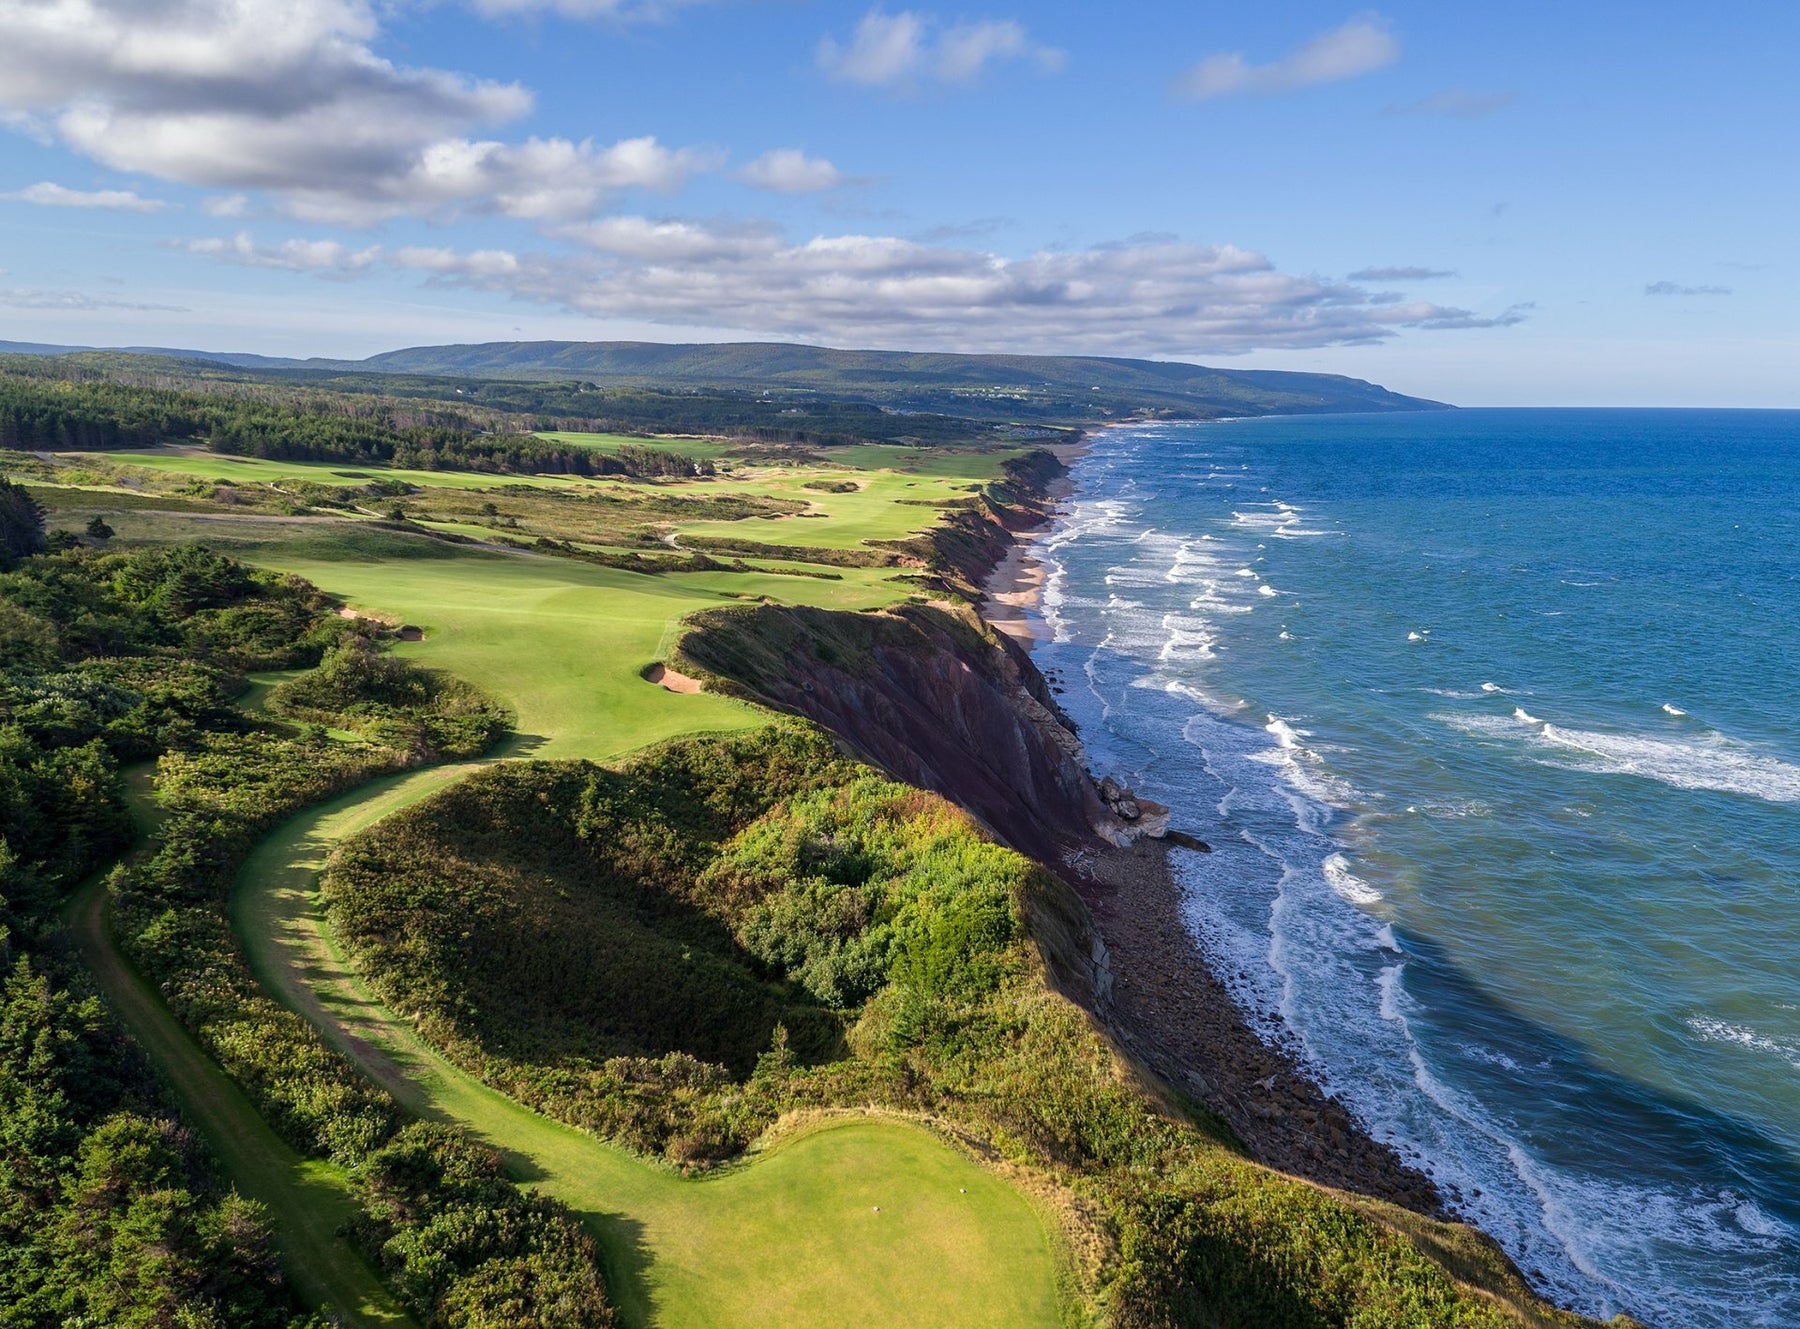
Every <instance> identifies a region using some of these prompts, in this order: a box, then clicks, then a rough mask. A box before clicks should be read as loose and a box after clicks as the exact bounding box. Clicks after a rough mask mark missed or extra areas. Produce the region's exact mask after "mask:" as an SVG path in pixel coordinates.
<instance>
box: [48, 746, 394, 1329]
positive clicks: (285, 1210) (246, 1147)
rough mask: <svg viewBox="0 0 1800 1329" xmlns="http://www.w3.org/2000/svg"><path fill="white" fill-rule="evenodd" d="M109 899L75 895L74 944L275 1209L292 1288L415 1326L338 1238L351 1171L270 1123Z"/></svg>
mask: <svg viewBox="0 0 1800 1329" xmlns="http://www.w3.org/2000/svg"><path fill="white" fill-rule="evenodd" d="M148 770H149V768H147V767H146V768H141V769H140V770H139V771H138V772H136V773H134V777H133V779H132V780H131V784H130V788H131V791H132V797H131V803H132V809H133V813H134V815H135V816H136V817H137V819H138V821H139V826H140V829H148V827H149V824H150V823H151V822H152V821H153V820H154V814H151V815H146V813H147V812H149V810H150V809H151V808H152V807H153V805H151V804H150V803H149V802H148V798H147V787H148V779H147V778H146V777H147V775H148ZM108 903H109V901H108V896H107V894H106V888H105V883H104V880H103V879H101V878H99V877H96V878H95V879H94V880H93V881H91V882H89V883H88V884H87V885H86V886H84V887H83V888H82V889H81V890H80V891H79V892H77V893H76V895H75V896H73V897H72V898H71V899H70V901H69V904H68V906H67V911H66V918H67V920H68V922H69V925H70V928H71V931H72V934H73V937H74V941H75V944H76V947H77V949H78V950H79V951H80V953H81V957H82V959H83V960H84V961H85V962H86V963H87V965H88V968H89V970H90V971H91V972H92V973H93V975H94V977H95V979H96V980H97V981H98V983H99V985H100V990H101V992H102V993H103V994H104V995H105V997H106V1001H107V1005H108V1007H109V1008H110V1009H111V1011H112V1012H113V1014H114V1015H115V1016H116V1017H117V1018H118V1019H119V1021H120V1023H122V1024H123V1025H124V1026H125V1028H126V1030H127V1031H128V1032H129V1033H130V1034H131V1036H132V1038H133V1039H135V1040H136V1041H137V1043H138V1045H139V1046H140V1047H142V1048H143V1049H144V1052H145V1054H146V1055H147V1056H149V1058H150V1060H151V1062H152V1063H153V1064H154V1065H155V1066H156V1067H157V1069H158V1070H159V1071H160V1073H161V1074H162V1077H163V1079H164V1081H165V1082H166V1083H167V1084H168V1086H169V1089H170V1091H171V1092H172V1094H173V1095H174V1097H175V1100H176V1103H177V1104H178V1105H179V1107H180V1108H181V1112H182V1119H183V1120H184V1121H186V1122H187V1123H188V1124H189V1125H191V1126H193V1127H194V1128H195V1129H196V1130H198V1131H199V1133H200V1136H201V1138H202V1139H203V1140H204V1141H205V1143H206V1145H207V1147H208V1148H209V1149H210V1150H211V1152H212V1154H213V1157H214V1158H216V1159H217V1160H218V1162H219V1164H220V1166H221V1168H222V1169H223V1170H224V1173H225V1176H226V1178H227V1179H228V1180H229V1181H230V1182H231V1184H232V1185H233V1186H234V1187H235V1188H236V1189H237V1191H238V1193H239V1194H240V1195H243V1196H245V1197H247V1198H249V1199H252V1200H255V1201H257V1202H258V1203H259V1204H261V1205H262V1206H263V1207H264V1208H265V1209H266V1210H267V1211H268V1215H269V1218H270V1220H271V1228H272V1230H273V1232H274V1237H275V1249H276V1253H277V1254H278V1255H279V1257H280V1259H281V1267H282V1271H283V1272H284V1273H285V1274H286V1275H287V1277H288V1281H289V1282H290V1283H291V1284H292V1285H293V1288H294V1291H295V1292H296V1293H297V1294H298V1295H299V1296H300V1297H301V1299H302V1300H304V1301H305V1302H306V1303H307V1304H309V1305H312V1306H316V1307H321V1308H323V1307H330V1308H331V1309H332V1310H333V1311H334V1312H335V1313H336V1315H337V1316H338V1318H339V1320H340V1321H341V1322H342V1323H344V1324H346V1325H351V1326H368V1327H369V1329H412V1326H413V1325H414V1321H413V1319H412V1317H411V1316H409V1315H407V1314H406V1312H405V1311H404V1310H402V1309H401V1308H400V1306H399V1305H398V1304H397V1303H396V1302H395V1301H394V1299H393V1298H392V1297H391V1296H390V1295H389V1293H388V1291H387V1289H386V1288H385V1287H383V1286H382V1283H381V1280H380V1279H379V1278H377V1277H376V1275H375V1272H374V1270H372V1269H371V1268H370V1267H369V1265H368V1264H367V1262H365V1261H364V1260H363V1258H362V1256H361V1254H360V1253H359V1252H358V1251H357V1250H356V1249H355V1248H354V1247H353V1246H351V1245H350V1243H349V1240H348V1239H347V1238H345V1237H342V1236H340V1235H339V1231H340V1230H341V1229H342V1228H343V1227H344V1226H345V1225H346V1224H348V1223H349V1222H350V1221H351V1220H352V1219H353V1218H355V1216H356V1214H357V1206H356V1202H355V1200H353V1199H352V1198H351V1195H350V1190H349V1182H348V1178H347V1177H346V1176H345V1174H344V1172H343V1170H342V1169H341V1168H338V1167H335V1166H333V1165H332V1164H330V1163H325V1162H321V1161H318V1160H316V1159H308V1158H304V1157H302V1156H301V1155H300V1154H298V1153H296V1152H295V1151H294V1150H293V1149H291V1148H290V1147H289V1146H288V1145H287V1144H286V1143H285V1142H284V1141H283V1140H282V1139H281V1138H280V1137H279V1136H277V1135H276V1134H275V1132H274V1131H272V1130H271V1129H269V1127H268V1125H267V1124H266V1123H265V1122H264V1121H263V1119H262V1117H261V1116H259V1115H258V1114H257V1111H256V1109H255V1108H254V1107H253V1106H252V1105H251V1103H250V1100H249V1099H248V1098H246V1097H245V1096H244V1093H243V1091H242V1090H241V1089H239V1088H238V1087H237V1085H236V1084H235V1083H233V1081H232V1080H231V1078H230V1077H229V1076H228V1075H226V1074H225V1072H224V1071H222V1070H221V1069H219V1067H218V1065H217V1064H216V1063H215V1062H214V1061H213V1060H212V1059H211V1058H210V1057H208V1056H207V1055H206V1053H204V1052H203V1051H201V1049H200V1048H199V1046H198V1045H197V1044H195V1042H194V1040H193V1039H192V1038H191V1037H189V1035H188V1032H187V1030H186V1029H184V1028H183V1027H182V1025H181V1022H180V1021H179V1020H177V1019H176V1018H175V1016H174V1014H173V1013H172V1012H170V1010H169V1008H168V1007H167V1006H165V1005H164V1004H163V1001H162V999H161V998H160V997H159V996H158V995H157V994H156V992H155V991H154V990H153V989H152V988H151V987H150V985H149V984H148V983H146V982H145V981H144V980H143V978H142V977H141V976H140V975H139V974H138V972H137V970H136V969H134V968H133V967H132V966H131V963H130V961H128V960H127V959H126V958H125V956H124V955H123V954H122V953H121V952H120V950H119V948H118V945H117V943H116V942H115V941H114V939H113V936H112V930H111V928H110V926H109V925H108V919H107V914H108Z"/></svg>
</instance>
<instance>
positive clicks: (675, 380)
mask: <svg viewBox="0 0 1800 1329" xmlns="http://www.w3.org/2000/svg"><path fill="white" fill-rule="evenodd" d="M97 349H107V350H112V351H116V352H123V353H129V354H134V355H156V356H168V357H174V358H178V359H183V360H206V361H211V362H213V363H216V364H223V365H230V366H234V367H236V368H240V369H247V370H251V371H253V372H255V371H260V372H273V373H281V372H282V371H289V372H292V371H306V372H309V373H314V374H316V373H320V372H330V373H350V374H381V375H402V374H418V375H429V376H432V377H444V378H465V379H482V380H491V379H511V380H526V381H532V382H569V381H577V382H581V383H586V384H592V385H593V386H595V387H597V388H619V387H626V388H660V389H671V388H674V389H692V390H695V391H707V392H744V393H756V394H771V395H776V396H793V397H796V398H805V397H812V396H817V397H833V398H852V397H853V398H860V399H862V400H865V401H870V402H874V403H878V404H880V405H882V406H885V407H888V408H890V409H894V410H911V411H932V412H941V413H944V414H949V415H956V416H962V417H965V418H975V419H983V418H985V419H1001V418H1004V419H1036V420H1064V421H1070V422H1081V421H1086V422H1096V421H1104V420H1108V419H1126V418H1134V417H1161V418H1168V419H1188V420H1195V419H1198V420H1208V419H1218V418H1220V417H1222V416H1233V415H1298V414H1320V413H1330V412H1340V411H1341V412H1366V411H1422V410H1443V409H1446V407H1445V404H1444V403H1442V402H1435V401H1427V400H1425V399H1423V398H1420V397H1406V396H1402V395H1401V394H1399V393H1397V392H1390V391H1388V390H1387V389H1386V388H1383V387H1380V386H1378V385H1376V384H1374V383H1368V382H1365V381H1363V380H1362V379H1356V378H1346V377H1344V376H1342V375H1338V374H1302V373H1291V372H1287V371H1283V370H1272V369H1212V368H1208V367H1206V366H1204V365H1191V364H1181V363H1178V362H1174V361H1163V360H1123V359H1114V358H1111V357H1102V356H1060V355H953V354H942V353H937V352H928V351H840V350H832V349H830V348H827V347H823V346H795V345H789V344H787V343H781V342H721V343H713V344H696V345H674V344H664V343H660V342H622V341H603V342H581V341H528V342H483V343H479V344H476V345H467V346H414V347H408V348H407V349H405V350H399V351H386V352H383V353H382V354H380V355H372V356H370V357H369V358H367V359H366V360H330V359H324V358H313V359H306V360H297V359H284V358H281V357H276V356H264V355H250V354H243V353H234V352H223V353H221V352H211V351H192V350H176V349H172V348H169V347H152V346H128V347H110V348H96V347H77V346H47V345H42V344H38V343H29V342H0V353H11V354H27V355H62V354H70V353H74V352H79V351H93V350H97Z"/></svg>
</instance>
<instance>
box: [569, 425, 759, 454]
mask: <svg viewBox="0 0 1800 1329" xmlns="http://www.w3.org/2000/svg"><path fill="white" fill-rule="evenodd" d="M538 437H539V438H542V439H547V440H549V441H550V442H552V443H566V444H568V445H569V446H570V447H572V448H591V449H592V450H593V451H595V452H617V451H618V450H619V449H620V448H647V449H649V450H650V451H651V452H676V453H680V454H681V455H682V456H683V457H693V458H695V459H697V460H700V461H716V460H718V459H719V458H720V457H727V456H730V455H731V453H732V451H733V449H734V448H735V447H736V446H737V445H736V444H732V443H721V442H719V441H718V440H717V439H712V438H635V437H633V436H632V435H630V434H574V433H570V432H568V431H566V430H555V429H552V430H539V431H538Z"/></svg>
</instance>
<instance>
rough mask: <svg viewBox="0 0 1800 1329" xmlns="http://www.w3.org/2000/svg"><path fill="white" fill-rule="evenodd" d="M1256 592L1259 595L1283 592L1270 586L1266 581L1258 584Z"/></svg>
mask: <svg viewBox="0 0 1800 1329" xmlns="http://www.w3.org/2000/svg"><path fill="white" fill-rule="evenodd" d="M1256 593H1257V594H1258V595H1280V594H1281V592H1280V591H1278V590H1276V589H1275V588H1274V587H1273V586H1270V585H1269V584H1268V583H1267V582H1264V583H1263V584H1262V585H1261V586H1258V587H1257V588H1256Z"/></svg>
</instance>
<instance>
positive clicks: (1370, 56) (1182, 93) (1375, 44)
mask: <svg viewBox="0 0 1800 1329" xmlns="http://www.w3.org/2000/svg"><path fill="white" fill-rule="evenodd" d="M1399 58H1400V43H1399V42H1398V41H1396V40H1395V38H1394V35H1393V34H1392V33H1391V32H1389V31H1388V25H1387V22H1386V20H1384V19H1382V18H1380V17H1378V16H1374V15H1371V16H1368V17H1365V18H1354V19H1351V20H1350V21H1349V22H1348V23H1346V24H1344V25H1343V26H1342V27H1341V28H1334V29H1332V30H1331V31H1330V32H1327V33H1322V34H1321V35H1319V36H1317V37H1314V38H1313V39H1312V40H1311V41H1309V42H1307V43H1306V44H1305V45H1304V46H1300V47H1297V48H1295V49H1294V50H1292V51H1289V52H1288V53H1287V54H1286V55H1284V56H1282V57H1281V59H1279V60H1276V61H1274V62H1272V63H1270V64H1266V65H1253V64H1251V63H1250V62H1249V61H1247V60H1245V59H1244V57H1243V55H1242V54H1241V53H1239V52H1235V51H1234V52H1229V53H1226V54H1221V55H1209V56H1207V57H1206V59H1204V60H1202V61H1200V63H1199V64H1197V65H1194V66H1193V67H1192V68H1191V69H1188V70H1187V71H1186V72H1184V73H1182V74H1180V75H1179V76H1177V77H1176V79H1175V81H1174V82H1173V83H1172V84H1171V85H1170V91H1171V92H1172V93H1173V95H1174V96H1176V97H1178V98H1180V99H1181V100H1183V101H1196V102H1198V101H1210V100H1212V99H1213V98H1216V97H1237V96H1244V95H1250V94H1255V95H1266V94H1269V93H1275V92H1289V91H1292V90H1293V89H1295V88H1306V87H1311V86H1313V85H1314V84H1318V83H1337V82H1340V81H1342V80H1344V79H1347V78H1356V77H1358V76H1359V75H1362V74H1368V73H1373V72H1374V71H1375V70H1377V69H1382V68H1385V67H1386V66H1388V65H1391V64H1393V63H1394V62H1395V61H1396V60H1398V59H1399Z"/></svg>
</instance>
